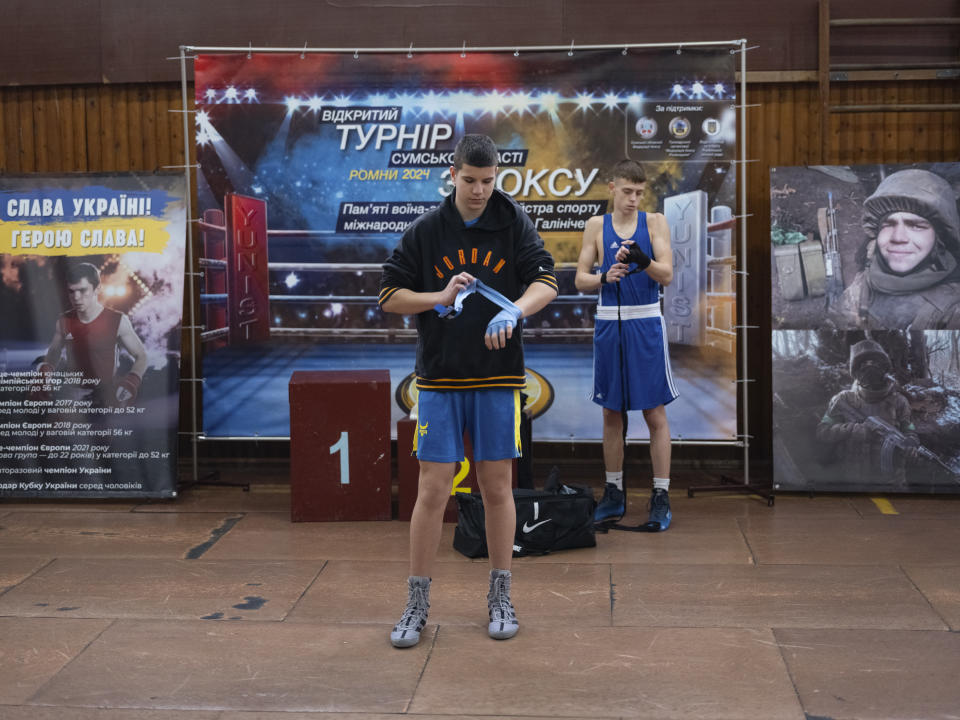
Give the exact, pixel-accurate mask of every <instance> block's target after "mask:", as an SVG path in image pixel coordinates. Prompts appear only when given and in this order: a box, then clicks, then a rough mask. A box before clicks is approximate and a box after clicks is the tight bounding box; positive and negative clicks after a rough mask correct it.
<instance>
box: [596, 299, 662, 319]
mask: <svg viewBox="0 0 960 720" xmlns="http://www.w3.org/2000/svg"><path fill="white" fill-rule="evenodd" d="M617 317H618V316H617V306H616V305H597V320H616V319H617ZM658 317H660V303H658V302H655V303H650V304H649V305H623V306H622V307H620V315H619V318H620V319H621V320H637V319H639V318H658Z"/></svg>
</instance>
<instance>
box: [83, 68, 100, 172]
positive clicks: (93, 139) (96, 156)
mask: <svg viewBox="0 0 960 720" xmlns="http://www.w3.org/2000/svg"><path fill="white" fill-rule="evenodd" d="M83 110H84V113H83V114H84V118H85V120H86V123H85V124H86V153H85V155H86V158H87V162H86V165H87V167H86V169H87V171H88V172H95V171H97V170H101V169H102V168H103V133H102V131H101V122H100V90H99V88H97V87H96V86H94V85H87V86H86V87H85V88H84V103H83Z"/></svg>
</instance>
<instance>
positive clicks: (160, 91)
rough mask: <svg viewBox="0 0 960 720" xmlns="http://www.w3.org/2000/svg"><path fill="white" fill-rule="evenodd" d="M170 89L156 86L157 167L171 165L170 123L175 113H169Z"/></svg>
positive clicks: (164, 86)
mask: <svg viewBox="0 0 960 720" xmlns="http://www.w3.org/2000/svg"><path fill="white" fill-rule="evenodd" d="M171 107H172V106H171V104H170V87H169V86H168V85H158V86H157V94H156V127H157V131H156V132H157V167H163V166H164V165H173V164H174V163H173V161H172V158H171V156H170V121H171V118H173V116H175V115H176V113H172V112H170V109H171Z"/></svg>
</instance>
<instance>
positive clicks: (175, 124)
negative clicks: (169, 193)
mask: <svg viewBox="0 0 960 720" xmlns="http://www.w3.org/2000/svg"><path fill="white" fill-rule="evenodd" d="M170 107H171V108H172V109H174V110H183V109H184V108H183V99H182V98H181V97H180V86H179V85H177V86H176V92H174V93H172V94H171V98H170ZM186 109H187V110H192V109H193V86H190V87H189V88H187V108H186ZM167 122H168V123H169V127H170V153H171V154H172V156H173V157H172V159H173V162H172V163H169V164H170V165H183V164H185V163H187V162H190V163H193V162H195V160H191V159H185V158H184V157H183V113H181V112H172V113H167ZM187 126H188V128H189V131H190V132H192V131H193V115H192V114H191V115H190V122H188V123H187ZM190 147H191V155H193V153H194V152H195V150H194V148H193V143H191V145H190ZM191 186H192V184H191ZM194 207H196V205H194Z"/></svg>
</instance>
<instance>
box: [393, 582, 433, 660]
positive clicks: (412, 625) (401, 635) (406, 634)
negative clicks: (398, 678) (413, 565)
mask: <svg viewBox="0 0 960 720" xmlns="http://www.w3.org/2000/svg"><path fill="white" fill-rule="evenodd" d="M407 589H408V591H409V594H408V598H407V608H406V609H405V610H404V611H403V615H402V616H401V617H400V622H398V623H397V624H396V625H394V626H393V630H392V631H391V632H390V642H391V643H392V644H393V646H394V647H398V648H405V647H413V646H414V645H416V644H417V643H418V642H420V631H421V630H423V626H424V625H426V624H427V612H428V611H429V610H430V578H428V577H420V576H418V575H411V576H410V577H409V578H407Z"/></svg>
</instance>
